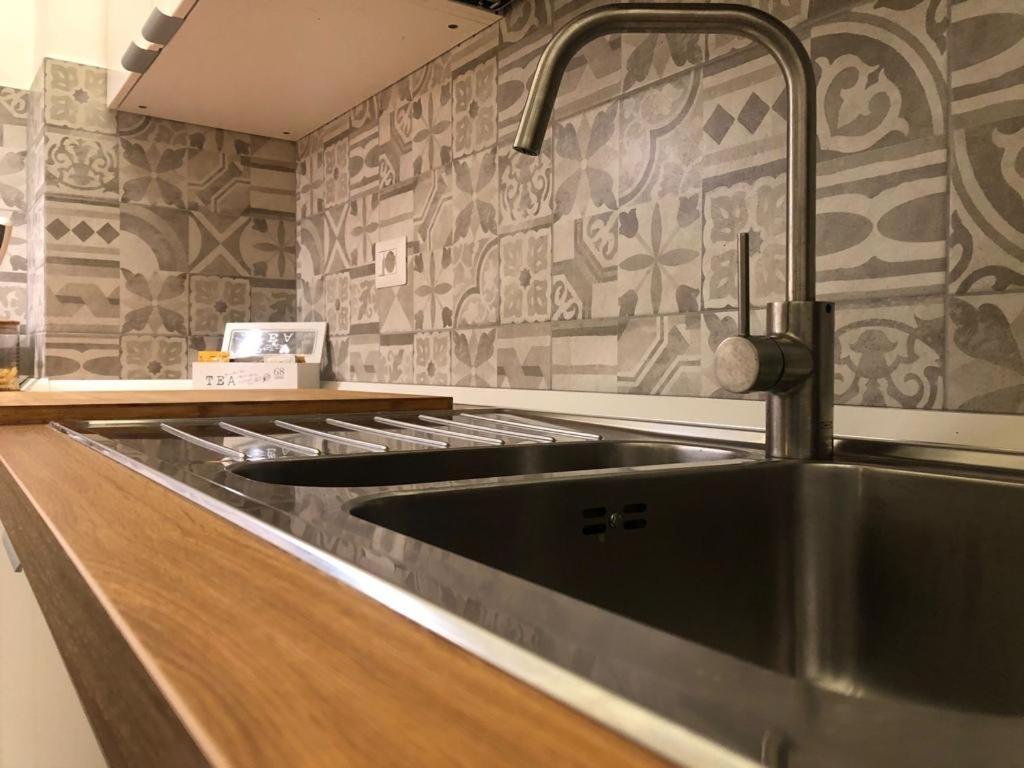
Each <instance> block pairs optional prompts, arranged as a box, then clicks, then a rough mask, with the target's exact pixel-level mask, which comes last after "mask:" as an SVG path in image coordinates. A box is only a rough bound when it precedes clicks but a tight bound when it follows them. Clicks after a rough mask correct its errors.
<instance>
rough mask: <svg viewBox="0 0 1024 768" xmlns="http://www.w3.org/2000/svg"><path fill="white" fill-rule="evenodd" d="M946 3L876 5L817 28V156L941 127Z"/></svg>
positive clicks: (935, 132) (922, 0)
mask: <svg viewBox="0 0 1024 768" xmlns="http://www.w3.org/2000/svg"><path fill="white" fill-rule="evenodd" d="M947 25H948V13H947V11H946V9H945V3H942V4H941V8H940V3H936V2H928V0H915V1H914V2H907V3H900V4H897V5H894V4H892V3H873V4H868V5H864V6H862V7H859V8H858V9H857V10H855V11H850V12H848V13H845V14H841V15H840V16H838V17H835V18H832V19H829V20H828V21H825V22H823V23H821V24H819V25H817V26H815V28H814V31H813V33H812V37H811V45H810V51H811V57H812V58H813V59H814V62H815V64H816V65H817V67H818V70H819V72H820V76H819V82H818V136H819V141H820V144H821V157H822V159H825V160H827V159H830V158H831V157H834V156H836V155H837V154H849V153H852V152H864V151H866V150H869V149H875V148H880V147H886V146H893V145H895V144H899V143H901V142H906V141H918V140H921V139H926V138H929V137H932V136H941V135H944V134H945V132H946V117H945V116H946V109H947V101H948V95H947V94H948V86H947V78H946V43H947V40H946V32H947Z"/></svg>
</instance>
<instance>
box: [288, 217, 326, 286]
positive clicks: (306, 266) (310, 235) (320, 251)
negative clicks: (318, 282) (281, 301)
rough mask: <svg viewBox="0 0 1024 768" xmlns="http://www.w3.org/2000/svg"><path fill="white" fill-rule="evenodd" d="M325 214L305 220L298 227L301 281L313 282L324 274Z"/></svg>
mask: <svg viewBox="0 0 1024 768" xmlns="http://www.w3.org/2000/svg"><path fill="white" fill-rule="evenodd" d="M325 266H326V265H325V258H324V222H323V214H320V215H317V216H314V217H313V218H310V219H304V220H303V221H301V222H300V223H299V225H298V252H297V256H296V267H295V268H296V273H297V274H298V276H299V278H300V279H301V280H313V279H314V278H317V277H319V276H320V275H322V274H324V268H325Z"/></svg>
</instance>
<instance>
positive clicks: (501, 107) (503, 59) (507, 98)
mask: <svg viewBox="0 0 1024 768" xmlns="http://www.w3.org/2000/svg"><path fill="white" fill-rule="evenodd" d="M528 6H529V4H528V3H518V4H516V5H515V6H513V8H512V13H515V12H516V10H517V9H519V8H528ZM505 18H506V19H507V18H508V15H506V17H505ZM550 39H551V24H550V22H549V23H547V24H545V25H543V26H542V27H540V28H538V29H537V30H536V34H528V35H527V36H526V37H524V38H523V39H522V40H521V41H519V42H518V43H517V44H516V45H515V46H514V48H512V49H508V48H502V50H501V52H500V55H499V57H498V98H497V110H498V139H499V140H498V144H499V145H502V144H506V143H508V142H510V141H511V139H512V136H513V135H514V134H515V131H516V128H517V127H518V126H519V118H520V117H522V114H523V107H524V106H525V105H526V93H527V91H528V90H529V87H530V84H531V83H532V82H533V75H534V73H535V72H536V71H537V62H538V61H539V60H540V55H541V53H543V51H544V48H545V46H546V45H547V43H548V41H549V40H550Z"/></svg>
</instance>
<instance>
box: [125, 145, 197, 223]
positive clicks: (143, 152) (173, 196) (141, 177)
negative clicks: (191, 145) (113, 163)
mask: <svg viewBox="0 0 1024 768" xmlns="http://www.w3.org/2000/svg"><path fill="white" fill-rule="evenodd" d="M119 152H120V153H119V156H118V160H119V173H120V181H121V202H124V203H142V204H144V205H156V206H163V207H171V208H182V209H184V208H186V207H187V205H186V196H187V194H188V170H187V152H188V150H187V149H186V148H185V147H178V146H173V145H169V144H163V143H158V142H140V141H132V140H130V139H126V138H123V137H122V138H121V140H120V146H119Z"/></svg>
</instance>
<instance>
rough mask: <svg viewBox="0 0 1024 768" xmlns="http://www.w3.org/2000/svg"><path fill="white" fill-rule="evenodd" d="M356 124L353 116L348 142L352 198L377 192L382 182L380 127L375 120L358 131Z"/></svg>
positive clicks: (349, 178)
mask: <svg viewBox="0 0 1024 768" xmlns="http://www.w3.org/2000/svg"><path fill="white" fill-rule="evenodd" d="M355 123H356V119H355V115H353V118H352V128H353V131H352V134H351V136H350V137H349V142H348V192H349V194H350V195H351V196H352V197H356V196H359V195H364V194H366V193H367V192H375V191H376V190H377V187H378V185H379V182H380V126H379V124H378V122H377V121H376V119H375V120H374V122H373V123H372V124H371V125H369V126H368V127H366V128H363V129H361V130H356V125H355ZM300 162H301V161H300ZM310 178H312V174H310Z"/></svg>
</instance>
